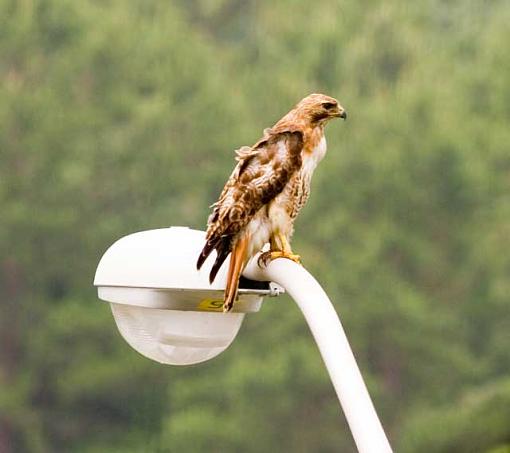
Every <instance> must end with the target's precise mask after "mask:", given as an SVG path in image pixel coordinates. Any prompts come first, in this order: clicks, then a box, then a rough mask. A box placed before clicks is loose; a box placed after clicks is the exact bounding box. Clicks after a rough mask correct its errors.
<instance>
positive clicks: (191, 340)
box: [94, 227, 283, 365]
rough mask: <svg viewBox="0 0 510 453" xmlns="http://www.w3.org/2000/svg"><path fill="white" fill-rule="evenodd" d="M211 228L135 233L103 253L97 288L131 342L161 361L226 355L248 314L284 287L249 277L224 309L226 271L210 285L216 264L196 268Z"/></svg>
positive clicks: (183, 362)
mask: <svg viewBox="0 0 510 453" xmlns="http://www.w3.org/2000/svg"><path fill="white" fill-rule="evenodd" d="M204 241H205V233H204V232H202V231H196V230H191V229H189V228H186V227H173V228H163V229H159V230H149V231H142V232H140V233H135V234H130V235H129V236H126V237H123V238H122V239H120V240H118V241H117V242H115V243H114V244H113V245H112V246H111V247H110V248H109V249H108V250H107V251H106V253H105V254H104V255H103V257H102V258H101V261H100V262H99V265H98V267H97V270H96V276H95V279H94V285H95V286H97V292H98V296H99V298H100V299H102V300H105V301H107V302H110V305H111V309H112V313H113V317H114V319H115V322H116V324H117V327H118V329H119V331H120V333H121V335H122V336H123V337H124V339H125V340H126V341H127V342H128V343H129V344H130V346H131V347H133V348H134V349H135V350H136V351H138V352H139V353H140V354H143V355H144V356H146V357H148V358H150V359H152V360H156V361H157V362H160V363H166V364H171V365H190V364H193V363H199V362H204V361H206V360H209V359H212V358H213V357H216V356H217V355H218V354H220V353H221V352H223V351H224V350H225V349H226V348H227V347H228V346H229V345H230V343H232V341H233V340H234V338H235V336H236V335H237V332H238V331H239V328H240V327H241V323H242V322H243V319H244V315H245V314H246V313H253V312H257V311H259V309H260V306H261V305H262V298H263V297H264V296H274V295H278V294H279V293H280V292H282V291H283V290H282V289H281V288H280V287H278V286H277V285H269V284H267V283H265V284H264V283H259V282H250V281H248V280H246V279H244V280H243V282H242V284H241V287H240V289H239V301H238V302H237V303H236V304H235V306H234V310H232V312H230V313H223V312H222V303H223V288H224V287H225V280H226V275H225V274H226V272H225V269H222V270H220V272H219V273H218V276H217V278H216V280H215V282H214V283H213V284H212V285H211V284H209V280H208V275H209V271H210V268H211V266H212V262H213V261H214V260H208V262H207V263H205V265H204V267H203V268H202V269H201V270H200V271H197V270H196V260H197V256H198V255H199V253H200V250H201V246H202V244H203V242H204Z"/></svg>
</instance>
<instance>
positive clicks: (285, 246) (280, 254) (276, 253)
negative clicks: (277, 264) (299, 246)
mask: <svg viewBox="0 0 510 453" xmlns="http://www.w3.org/2000/svg"><path fill="white" fill-rule="evenodd" d="M270 243H271V248H270V250H269V251H267V252H264V253H261V254H260V256H259V259H258V260H257V263H258V265H259V266H262V265H264V266H267V265H268V263H270V262H271V261H273V260H275V259H276V258H287V259H289V260H292V261H294V262H295V263H298V264H301V257H300V256H299V255H295V254H294V253H292V249H291V248H290V244H289V241H288V239H287V237H286V236H285V235H284V234H282V233H277V234H276V235H275V236H271V239H270Z"/></svg>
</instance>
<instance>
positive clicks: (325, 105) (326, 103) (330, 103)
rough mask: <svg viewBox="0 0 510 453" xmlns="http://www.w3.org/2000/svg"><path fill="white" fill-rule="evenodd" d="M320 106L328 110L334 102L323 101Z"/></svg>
mask: <svg viewBox="0 0 510 453" xmlns="http://www.w3.org/2000/svg"><path fill="white" fill-rule="evenodd" d="M322 106H323V107H324V108H325V109H326V110H329V109H332V108H333V107H334V106H335V104H333V103H332V102H324V104H322Z"/></svg>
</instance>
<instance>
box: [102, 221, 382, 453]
mask: <svg viewBox="0 0 510 453" xmlns="http://www.w3.org/2000/svg"><path fill="white" fill-rule="evenodd" d="M204 241H205V234H204V232H202V231H196V230H190V229H189V228H185V227H173V228H165V229H160V230H150V231H143V232H140V233H135V234H131V235H129V236H126V237H124V238H122V239H120V240H119V241H117V242H116V243H115V244H113V245H112V246H111V247H110V248H109V249H108V250H107V251H106V253H105V254H104V256H103V257H102V258H101V261H100V263H99V265H98V268H97V271H96V277H95V279H94V285H95V286H97V287H98V296H99V298H100V299H103V300H105V301H107V302H110V305H111V308H112V313H113V316H114V318H115V322H116V323H117V327H118V329H119V331H120V333H121V335H122V336H123V337H124V339H125V340H126V341H127V342H128V343H129V344H130V345H131V346H132V347H133V348H134V349H136V350H137V351H138V352H140V353H141V354H143V355H144V356H146V357H149V358H150V359H153V360H156V361H158V362H161V363H167V364H172V365H189V364H192V363H198V362H203V361H206V360H209V359H211V358H213V357H215V356H217V355H218V354H220V353H221V352H222V351H224V350H225V349H226V348H227V347H228V346H229V345H230V344H231V343H232V341H233V340H234V338H235V336H236V335H237V332H238V331H239V328H240V327H241V323H242V321H243V319H244V315H245V314H246V313H253V312H257V311H258V310H259V309H260V306H261V304H262V298H263V297H264V296H274V295H278V294H280V293H281V292H283V288H285V290H287V291H288V292H289V294H290V296H291V297H292V298H293V299H294V301H295V302H296V303H297V305H298V306H299V308H300V309H301V311H302V313H303V315H304V317H305V319H306V321H307V323H308V325H309V327H310V330H311V331H312V334H313V336H314V338H315V341H316V343H317V346H318V347H319V350H320V352H321V355H322V358H323V359H324V362H325V364H326V368H327V369H328V372H329V375H330V378H331V381H332V382H333V386H334V388H335V391H336V393H337V396H338V399H339V401H340V404H341V405H342V408H343V410H344V413H345V416H346V418H347V422H348V423H349V427H350V428H351V431H352V434H353V437H354V440H355V442H356V445H357V447H358V450H359V451H360V452H361V453H391V451H392V450H391V447H390V444H389V442H388V439H387V438H386V435H385V433H384V430H383V428H382V426H381V423H380V421H379V418H378V417H377V414H376V412H375V409H374V406H373V404H372V401H371V399H370V396H369V394H368V391H367V388H366V386H365V383H364V382H363V378H362V376H361V373H360V371H359V368H358V366H357V364H356V360H355V358H354V355H353V353H352V350H351V348H350V346H349V342H348V340H347V337H346V335H345V332H344V330H343V328H342V324H341V323H340V319H339V318H338V315H337V313H336V311H335V309H334V308H333V305H332V304H331V301H330V300H329V298H328V296H327V295H326V293H325V292H324V290H323V289H322V288H321V286H320V285H319V284H318V283H317V281H316V280H315V279H314V278H313V276H312V275H310V274H309V273H308V272H307V271H306V269H305V268H304V267H302V266H300V265H298V264H296V263H294V262H292V261H290V260H286V259H277V260H274V261H272V262H271V263H269V265H268V266H267V267H265V268H264V269H261V268H260V267H259V266H258V265H257V264H256V262H257V256H256V257H255V258H253V259H252V261H251V262H250V263H249V264H248V266H247V268H246V270H245V272H244V275H245V276H247V277H249V278H251V279H253V280H247V279H244V280H243V281H242V282H241V285H240V289H239V300H238V301H237V302H236V303H235V304H234V309H233V311H232V312H230V313H222V312H221V309H222V307H221V306H222V303H223V289H224V288H225V282H226V269H227V268H228V260H227V264H225V265H224V266H222V268H221V269H220V271H219V272H218V275H217V277H216V280H215V282H214V283H213V284H212V285H211V284H209V281H208V275H209V271H210V268H211V266H212V263H213V262H214V258H215V257H214V254H213V257H212V258H211V257H209V259H208V260H207V261H206V262H205V264H204V266H203V267H202V269H201V270H200V271H197V270H196V267H195V264H196V259H197V257H198V255H199V253H200V251H201V249H202V246H203V243H204ZM258 281H262V282H263V283H261V282H258ZM267 282H276V283H267ZM279 285H282V287H283V288H282V287H280V286H279Z"/></svg>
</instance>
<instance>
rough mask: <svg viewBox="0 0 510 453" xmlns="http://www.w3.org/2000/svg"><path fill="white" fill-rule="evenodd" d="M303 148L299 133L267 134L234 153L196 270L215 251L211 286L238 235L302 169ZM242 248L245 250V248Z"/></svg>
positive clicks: (209, 222) (269, 132) (210, 275)
mask: <svg viewBox="0 0 510 453" xmlns="http://www.w3.org/2000/svg"><path fill="white" fill-rule="evenodd" d="M302 147H303V135H302V133H301V132H300V131H282V132H278V133H274V132H272V131H271V130H266V131H265V136H264V138H263V139H262V140H261V141H259V142H258V143H257V144H256V145H255V146H253V148H249V147H243V148H241V149H240V150H238V151H236V154H237V157H236V159H237V160H238V161H239V163H238V164H237V166H236V168H235V169H234V171H233V173H232V175H231V176H230V179H229V180H228V181H227V183H226V185H225V187H224V188H223V191H222V193H221V195H220V198H219V200H218V202H217V203H215V204H214V205H213V207H214V210H213V212H212V214H211V216H210V217H209V220H208V228H207V235H206V238H207V241H206V244H205V246H204V248H203V250H202V252H201V253H200V256H199V257H198V261H197V269H200V268H201V267H202V265H203V263H204V262H205V260H206V259H207V257H208V256H209V255H210V254H211V253H212V251H213V250H216V251H217V253H218V254H217V257H216V261H215V263H214V264H213V267H212V269H211V272H210V274H209V280H210V282H211V283H212V282H213V281H214V278H215V277H216V274H217V272H218V270H219V269H220V267H221V265H222V264H223V262H224V261H225V259H226V258H227V256H228V254H229V253H230V252H231V251H232V249H233V248H234V247H235V245H236V242H237V240H238V239H239V238H238V235H239V233H240V232H242V230H243V228H245V227H246V226H247V225H248V223H249V222H250V220H251V219H252V218H253V216H254V215H255V214H256V213H257V211H258V210H259V209H260V208H261V207H262V206H264V205H266V204H267V203H269V202H270V201H271V200H272V199H273V198H275V197H276V196H277V195H278V194H279V193H280V192H281V191H282V190H283V189H284V187H285V185H286V184H287V182H288V181H289V179H290V177H291V176H292V175H293V174H294V172H295V171H297V169H298V168H299V167H300V166H301V149H302ZM243 248H244V249H245V248H246V244H245V245H244V247H243ZM241 271H242V269H241ZM229 273H230V271H229ZM238 278H239V276H237V279H238ZM230 292H232V289H230ZM235 292H237V289H236V290H235ZM234 297H235V294H234Z"/></svg>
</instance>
